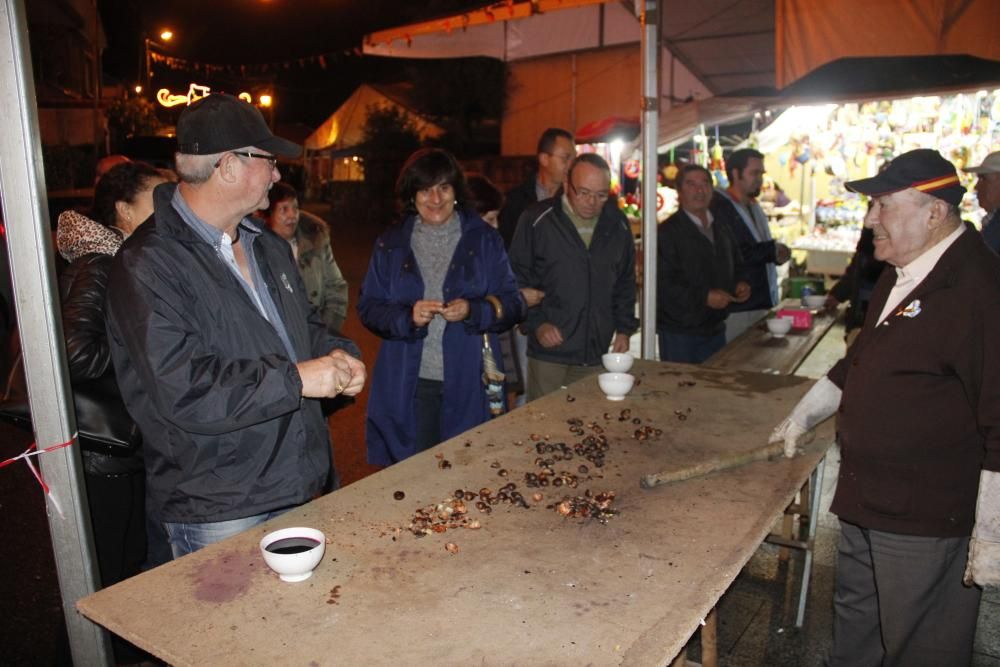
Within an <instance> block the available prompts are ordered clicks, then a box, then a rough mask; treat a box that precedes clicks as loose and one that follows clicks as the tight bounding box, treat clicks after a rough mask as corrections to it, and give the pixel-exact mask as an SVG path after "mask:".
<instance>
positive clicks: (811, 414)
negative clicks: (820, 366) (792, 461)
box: [767, 375, 841, 458]
mask: <svg viewBox="0 0 1000 667" xmlns="http://www.w3.org/2000/svg"><path fill="white" fill-rule="evenodd" d="M840 397H841V391H840V387H838V386H837V385H835V384H834V383H832V382H830V380H829V379H828V378H827V377H826V376H825V375H824V376H823V377H821V378H820V379H819V380H817V381H816V384H814V385H813V386H812V389H810V390H809V391H807V392H806V395H805V396H803V397H802V400H800V401H799V402H798V403H797V404H796V406H795V407H794V408H793V409H792V413H791V414H790V415H788V417H787V418H786V419H785V420H784V421H783V422H781V423H780V424H778V426H777V427H776V428H775V429H774V431H772V432H771V437H769V438H768V439H767V442H768V443H769V444H773V443H777V442H784V443H785V456H787V457H788V458H792V457H793V456H795V453H796V452H797V451H798V449H799V448H800V447H801V446H803V445H806V444H808V442H809V441H810V440H811V439H812V436H813V433H812V430H813V428H814V427H815V426H816V425H817V424H819V423H820V422H823V421H825V420H826V419H827V418H828V417H830V416H832V415H833V413H834V412H836V411H837V408H838V407H839V406H840Z"/></svg>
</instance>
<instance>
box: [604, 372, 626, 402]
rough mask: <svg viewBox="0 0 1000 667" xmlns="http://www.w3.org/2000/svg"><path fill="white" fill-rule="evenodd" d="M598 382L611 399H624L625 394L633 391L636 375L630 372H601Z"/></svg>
mask: <svg viewBox="0 0 1000 667" xmlns="http://www.w3.org/2000/svg"><path fill="white" fill-rule="evenodd" d="M597 384H598V385H600V387H601V391H603V392H604V395H605V396H607V397H608V400H609V401H624V400H625V395H626V394H628V393H629V392H630V391H632V385H633V384H635V376H634V375H629V374H628V373H601V374H600V375H598V376H597Z"/></svg>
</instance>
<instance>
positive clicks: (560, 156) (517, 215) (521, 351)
mask: <svg viewBox="0 0 1000 667" xmlns="http://www.w3.org/2000/svg"><path fill="white" fill-rule="evenodd" d="M536 154H537V156H538V169H537V171H536V172H535V173H534V174H532V175H531V176H530V177H529V178H528V179H527V180H526V181H525V182H524V183H521V184H520V185H518V186H517V187H515V188H514V189H512V190H511V191H510V192H508V193H507V195H506V197H504V204H503V208H502V209H501V210H500V216H499V225H498V227H497V229H498V230H499V232H500V236H502V237H503V243H504V246H505V247H506V248H507V250H508V251H510V244H511V241H513V239H514V230H516V229H517V221H518V220H520V219H521V214H522V213H524V210H525V209H526V208H528V207H529V206H531V205H532V204H535V203H537V202H540V201H542V200H543V199H548V198H549V197H554V196H555V194H556V192H557V191H558V190H559V188H561V187H562V184H563V181H565V180H566V172H567V171H568V170H569V164H570V162H572V161H573V158H574V157H575V156H576V144H575V143H574V141H573V135H572V134H571V133H570V132H567V131H566V130H563V129H560V128H558V127H550V128H549V129H547V130H545V131H544V132H542V136H541V137H539V138H538V150H537V151H536ZM521 296H522V297H524V302H525V304H526V305H527V306H528V308H534V307H535V306H537V305H538V304H539V303H540V302H541V299H542V297H543V296H544V294H542V293H541V292H539V291H537V290H534V289H531V288H522V289H521ZM522 329H523V326H521V327H514V328H513V329H512V330H511V346H512V348H513V350H512V352H513V353H514V355H515V356H516V357H517V367H518V368H519V369H520V371H521V383H522V385H523V386H524V387H525V388H527V386H528V338H527V336H525V335H524V332H523V331H522ZM526 396H527V389H525V393H524V394H521V395H519V396H518V398H517V405H523V404H524V402H525V398H526Z"/></svg>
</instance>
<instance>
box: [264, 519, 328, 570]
mask: <svg viewBox="0 0 1000 667" xmlns="http://www.w3.org/2000/svg"><path fill="white" fill-rule="evenodd" d="M325 551H326V537H325V536H324V535H323V533H321V532H319V531H318V530H316V529H315V528H282V529H281V530H276V531H274V532H273V533H268V534H267V535H265V536H264V537H263V538H262V539H261V541H260V552H261V554H263V555H264V562H265V563H267V565H268V567H270V568H271V569H272V570H274V571H275V572H277V573H278V576H279V577H281V580H282V581H305V580H306V579H308V578H309V577H311V576H312V573H313V570H315V569H316V566H317V565H319V562H320V561H321V560H323V553H324V552H325Z"/></svg>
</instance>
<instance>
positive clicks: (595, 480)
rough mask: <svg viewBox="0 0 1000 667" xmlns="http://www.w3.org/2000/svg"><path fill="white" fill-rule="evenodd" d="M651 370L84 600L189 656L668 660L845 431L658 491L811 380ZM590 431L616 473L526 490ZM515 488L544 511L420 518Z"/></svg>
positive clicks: (639, 368)
mask: <svg viewBox="0 0 1000 667" xmlns="http://www.w3.org/2000/svg"><path fill="white" fill-rule="evenodd" d="M633 374H634V375H635V376H636V378H637V385H636V387H635V388H634V389H633V390H632V392H631V393H630V394H629V395H628V396H627V397H626V399H625V400H624V401H621V402H612V401H609V400H607V399H606V398H605V397H604V396H603V395H602V394H601V392H600V391H599V389H598V386H597V381H596V379H594V378H588V379H585V380H582V381H580V382H578V383H576V384H574V385H572V386H571V387H570V388H569V389H568V390H562V391H559V392H556V393H554V394H552V395H549V396H547V397H545V398H543V399H541V400H539V401H535V402H534V403H531V404H530V405H528V406H526V407H523V408H520V409H518V410H515V411H514V412H512V413H510V414H508V415H504V416H503V417H500V418H498V419H496V420H493V421H491V422H489V423H487V424H484V425H482V426H481V427H480V428H477V429H474V430H472V431H469V432H467V433H465V434H463V435H461V436H458V437H456V438H453V439H451V440H449V441H447V442H445V443H442V444H441V445H439V446H437V447H435V448H434V449H432V450H430V451H427V452H423V453H421V454H418V455H417V456H414V457H412V458H410V459H408V460H406V461H404V462H402V463H400V464H397V465H395V466H392V467H390V468H387V469H385V470H383V471H381V472H379V473H377V474H375V475H372V476H370V477H367V478H365V479H363V480H361V481H359V482H356V483H355V484H352V485H350V486H348V487H345V488H344V489H341V490H340V491H337V492H335V493H332V494H329V495H327V496H325V497H323V498H320V499H318V500H316V501H313V502H311V503H309V504H307V505H305V506H303V507H301V508H298V509H296V510H293V511H291V512H289V513H287V514H285V515H283V516H281V517H279V518H278V519H275V520H273V521H271V522H269V523H268V524H266V525H265V526H263V527H259V528H256V529H253V530H249V531H247V532H246V533H243V534H241V535H238V536H236V537H233V538H231V539H229V540H226V541H225V542H221V543H218V544H214V545H211V546H209V547H207V548H205V549H203V550H201V551H199V552H197V553H195V554H192V555H189V556H186V557H184V558H181V559H179V560H176V561H174V562H171V563H168V564H166V565H164V566H162V567H159V568H156V569H154V570H152V571H150V572H146V573H143V574H141V575H139V576H137V577H134V578H132V579H129V580H127V581H124V582H122V583H120V584H117V585H115V586H112V587H111V588H108V589H105V590H102V591H99V592H97V593H95V594H93V595H91V596H88V597H86V598H83V599H81V600H79V601H78V603H77V607H78V609H79V610H80V611H81V612H82V613H83V614H84V615H85V616H87V617H88V618H90V619H92V620H94V621H95V622H97V623H100V624H101V625H103V626H105V627H106V628H108V629H109V630H111V631H113V632H115V633H117V634H119V635H121V636H122V637H125V638H126V639H128V640H129V641H131V642H133V643H135V644H137V645H139V646H141V647H142V648H144V649H146V650H147V651H149V652H151V653H153V654H154V655H156V656H158V657H160V658H162V659H163V660H165V661H167V662H169V663H171V664H175V665H340V664H342V665H379V664H400V665H435V666H438V665H463V666H465V665H529V664H530V665H643V666H647V665H653V664H664V663H665V662H667V661H668V660H670V659H671V658H672V657H674V656H675V655H676V654H677V653H678V652H679V651H680V650H681V648H683V646H684V645H685V643H686V642H687V640H688V639H689V637H690V636H691V634H692V633H693V632H694V630H695V629H696V628H697V626H698V624H699V621H700V620H701V619H703V618H704V617H705V615H706V614H707V613H708V612H709V610H711V609H712V608H713V607H714V606H715V604H716V602H717V601H718V599H719V597H720V596H721V595H722V594H723V592H725V590H726V589H727V588H728V587H729V585H730V584H731V583H732V581H733V579H734V578H735V577H736V576H737V574H738V573H739V572H740V569H741V568H742V567H743V565H744V564H745V563H746V562H747V560H748V559H749V558H750V556H751V555H752V554H753V553H754V551H755V550H756V549H757V547H758V546H759V545H760V543H761V541H762V540H763V539H764V537H765V536H766V535H767V533H768V532H769V529H770V527H771V525H772V523H773V521H774V520H775V519H776V518H777V517H778V516H779V515H780V514H781V512H782V510H783V509H784V508H785V506H787V505H788V503H789V502H790V501H791V500H792V498H793V497H794V495H795V493H796V492H797V491H798V489H799V487H801V485H802V484H803V482H804V481H805V480H806V479H807V477H808V476H809V474H810V472H811V471H812V470H813V468H814V467H815V466H816V464H817V463H818V461H819V460H820V459H821V458H822V456H823V454H824V453H825V450H826V448H827V446H828V444H829V442H830V441H831V440H832V429H830V428H829V427H827V428H825V429H820V433H819V437H817V438H816V441H815V442H814V444H813V445H811V446H810V447H809V448H808V449H807V451H806V453H805V455H802V456H799V457H796V458H795V459H790V460H789V459H783V458H782V459H779V460H775V461H764V462H759V463H754V464H751V465H747V466H745V467H743V468H739V469H734V470H729V471H725V472H721V473H716V474H713V475H709V476H706V477H702V478H698V479H694V480H690V481H687V482H683V483H679V484H675V485H670V486H661V487H657V488H654V489H650V490H645V489H641V488H640V486H639V479H640V477H642V476H643V475H645V474H649V473H651V472H659V471H661V470H663V469H666V468H675V467H679V466H685V465H689V464H692V463H696V462H698V461H699V460H701V459H703V458H704V457H706V456H708V455H724V454H725V453H727V452H730V453H731V452H738V451H743V450H746V449H755V448H758V447H760V446H761V445H763V444H764V443H765V442H766V439H767V436H768V434H769V433H770V431H771V429H772V428H773V427H774V425H775V424H777V423H778V422H779V421H780V420H781V419H782V418H784V417H785V415H786V414H787V413H788V412H789V411H790V409H791V408H792V406H793V405H794V404H795V402H796V401H797V400H798V399H799V397H800V396H801V395H802V394H803V393H804V392H805V390H806V389H808V387H809V386H811V384H812V383H811V381H808V380H806V379H803V378H797V377H781V376H773V375H762V374H753V373H744V372H734V371H719V370H712V369H707V368H703V367H698V366H687V365H678V364H665V363H656V362H647V361H638V362H636V365H635V367H634V368H633ZM623 410H627V411H629V412H625V413H623ZM576 419H579V420H580V422H579V423H582V425H581V426H576V427H574V426H573V425H572V424H571V423H570V420H576ZM634 420H639V423H638V424H636V423H633V421H634ZM574 423H577V422H574ZM571 428H575V429H576V431H577V432H576V433H573V432H571V430H570V429H571ZM655 429H659V430H660V433H659V435H657V433H656V430H655ZM581 430H582V432H583V433H584V435H583V436H581V435H580V434H579V433H580V431H581ZM637 431H648V432H650V437H649V438H648V439H646V440H638V439H636V437H635V436H636V432H637ZM587 436H594V438H595V439H597V438H598V437H599V436H604V438H605V439H606V444H607V449H606V451H604V456H605V461H604V465H603V467H597V466H596V465H595V464H594V462H593V461H589V460H583V459H582V457H581V456H579V455H574V458H573V459H572V460H560V461H555V462H554V463H553V464H552V467H553V468H554V469H555V470H556V472H557V473H561V472H563V471H565V472H567V473H569V474H573V475H576V477H577V478H578V487H577V488H567V487H566V486H562V487H558V488H557V487H555V486H554V485H552V484H551V483H550V485H549V486H546V487H541V488H527V487H526V483H525V473H528V472H532V473H536V474H537V473H538V472H539V470H540V469H539V467H538V466H537V464H536V463H535V461H536V459H537V458H538V457H539V456H540V455H539V454H538V451H537V450H538V445H539V444H542V445H543V447H542V448H543V449H544V445H545V444H551V445H553V446H555V445H556V443H561V442H565V443H567V445H568V446H569V447H572V445H574V444H575V443H580V442H581V441H582V439H583V438H584V437H587ZM546 438H547V440H546ZM334 439H335V440H336V435H335V434H334ZM557 449H560V450H561V448H557ZM541 456H543V457H550V458H551V457H552V454H551V453H544V454H542V455H541ZM443 461H448V462H449V464H450V465H448V466H445V464H444V463H443ZM581 465H586V466H587V472H586V473H582V472H580V470H581V469H580V467H579V466H581ZM501 470H503V471H506V473H507V474H506V476H501V474H502V473H501V472H500V471H501ZM567 479H569V478H567ZM508 482H514V483H515V484H516V485H517V490H518V491H519V492H521V493H522V494H523V495H524V497H525V499H526V502H527V504H528V508H522V507H519V506H514V505H510V504H504V503H500V504H497V505H495V506H492V511H491V512H490V513H489V514H486V513H483V512H481V511H480V510H478V509H475V508H474V502H469V503H468V505H469V507H468V514H469V518H470V519H476V520H478V521H479V523H480V525H481V527H480V528H479V529H472V528H451V529H449V530H447V532H443V533H440V534H439V533H431V534H430V535H427V536H424V537H419V538H418V537H416V536H415V535H414V534H412V533H411V532H410V530H408V525H409V524H410V522H411V519H412V517H413V516H414V513H415V511H416V510H417V509H418V508H423V507H427V506H433V505H434V504H436V503H441V502H442V501H447V499H449V498H450V497H452V496H453V495H454V493H455V491H456V490H459V489H461V490H470V491H474V492H477V493H478V491H479V490H480V489H481V488H483V487H490V489H491V490H492V492H493V495H496V493H497V490H498V489H499V488H500V487H501V486H503V485H504V484H506V483H508ZM585 489H589V490H591V492H592V493H594V494H597V493H600V492H603V491H613V492H614V493H615V494H616V495H615V498H614V501H613V503H612V504H611V508H612V509H614V510H616V511H618V512H619V514H617V515H615V516H612V517H611V518H610V519H609V520H608V522H607V523H606V524H601V523H599V522H598V521H596V520H594V519H587V518H573V517H565V516H563V515H561V514H560V513H559V512H558V511H557V509H554V508H553V507H555V506H557V505H558V504H559V503H560V502H561V501H562V500H563V499H564V497H568V496H576V495H583V493H584V490H585ZM399 491H401V492H403V493H404V494H405V498H403V499H402V500H396V499H395V496H396V495H398V494H397V493H396V492H399ZM535 493H542V494H543V498H542V500H540V501H536V500H535V499H534V497H533V494H535ZM289 526H310V527H313V528H317V529H319V530H321V531H323V532H324V533H325V534H326V536H327V541H328V544H327V547H326V555H325V556H324V558H323V561H322V562H321V563H320V565H319V567H318V568H317V569H316V571H315V573H314V574H313V576H312V577H311V578H310V579H309V580H307V581H305V582H301V583H285V582H282V581H280V580H279V579H278V577H277V576H276V575H275V574H274V573H273V572H271V571H270V570H269V569H268V567H267V566H266V565H265V564H264V562H263V560H262V558H261V556H260V552H259V549H258V542H259V540H260V539H261V537H263V536H264V535H265V534H266V533H268V532H269V531H271V530H275V529H278V528H285V527H289ZM449 543H450V544H453V545H455V547H457V551H456V552H455V553H452V552H450V551H449V550H447V549H446V545H447V544H449Z"/></svg>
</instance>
